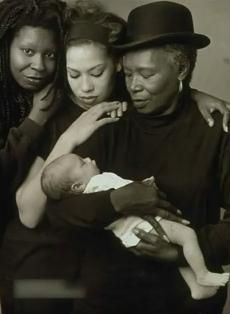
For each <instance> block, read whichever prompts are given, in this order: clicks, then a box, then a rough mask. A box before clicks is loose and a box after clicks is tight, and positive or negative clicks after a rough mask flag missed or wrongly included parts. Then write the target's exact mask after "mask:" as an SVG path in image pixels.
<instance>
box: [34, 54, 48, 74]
mask: <svg viewBox="0 0 230 314" xmlns="http://www.w3.org/2000/svg"><path fill="white" fill-rule="evenodd" d="M31 68H32V69H33V70H36V71H38V72H43V71H44V70H45V62H44V60H43V57H42V55H38V54H37V55H35V56H34V57H33V59H32V63H31Z"/></svg>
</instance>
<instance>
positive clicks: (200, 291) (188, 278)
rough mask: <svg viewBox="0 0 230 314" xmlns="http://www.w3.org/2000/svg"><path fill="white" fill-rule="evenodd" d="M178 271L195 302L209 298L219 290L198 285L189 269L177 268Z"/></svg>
mask: <svg viewBox="0 0 230 314" xmlns="http://www.w3.org/2000/svg"><path fill="white" fill-rule="evenodd" d="M179 271H180V273H181V276H182V277H183V278H184V280H185V282H186V283H187V285H188V287H189V289H190V291H191V295H192V298H193V299H195V300H201V299H207V298H210V297H212V296H213V295H215V294H216V292H217V290H218V289H219V287H218V286H216V287H210V286H202V285H199V284H198V282H197V280H196V277H195V274H194V272H193V271H192V269H191V268H190V267H179Z"/></svg>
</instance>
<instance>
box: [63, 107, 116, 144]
mask: <svg viewBox="0 0 230 314" xmlns="http://www.w3.org/2000/svg"><path fill="white" fill-rule="evenodd" d="M121 107H122V104H121V103H119V102H117V101H114V102H103V103H100V104H98V105H95V106H94V107H92V108H90V109H89V110H88V111H85V112H84V113H82V114H81V116H80V117H79V118H78V119H76V120H75V121H74V122H73V123H72V124H71V125H70V127H69V128H68V129H67V130H66V131H65V132H64V133H63V134H62V137H64V138H65V139H66V140H67V141H70V142H71V143H72V145H73V146H74V147H75V146H78V145H80V144H82V143H84V142H85V141H86V140H87V139H88V138H89V137H90V136H91V135H92V134H93V133H94V132H95V131H96V130H97V129H99V128H100V127H101V126H103V125H105V124H108V123H113V122H116V121H118V120H119V117H117V116H114V115H113V116H108V114H109V113H111V112H114V111H116V112H120V110H122V109H121Z"/></svg>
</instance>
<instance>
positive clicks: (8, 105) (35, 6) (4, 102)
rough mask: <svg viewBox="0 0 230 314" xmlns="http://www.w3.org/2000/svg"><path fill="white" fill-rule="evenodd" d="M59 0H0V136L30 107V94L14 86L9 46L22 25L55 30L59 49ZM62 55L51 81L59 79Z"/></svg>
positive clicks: (60, 15) (4, 134)
mask: <svg viewBox="0 0 230 314" xmlns="http://www.w3.org/2000/svg"><path fill="white" fill-rule="evenodd" d="M64 9H65V3H63V2H61V1H59V0H3V1H2V2H1V3H0V137H1V139H3V141H4V139H5V138H6V136H7V133H8V131H9V129H10V128H11V127H12V126H17V125H19V124H20V123H21V122H22V121H23V120H24V118H25V117H26V116H27V115H28V113H29V111H30V109H31V106H32V95H28V93H27V92H26V91H25V90H24V91H23V89H22V88H21V87H19V86H18V85H17V83H16V82H15V80H14V79H13V77H12V75H11V72H10V60H9V47H10V44H11V41H12V40H13V38H14V36H15V34H16V33H17V32H18V31H19V30H20V28H22V27H23V26H32V27H43V28H45V29H48V30H52V31H54V33H55V35H56V39H57V44H58V50H59V49H61V51H63V50H62V43H63V27H64V23H63V12H64ZM61 65H62V56H61V54H60V55H58V57H57V66H56V72H55V75H54V83H56V84H57V85H58V84H59V81H60V77H61V76H60V75H59V73H60V70H61V67H62V66H61Z"/></svg>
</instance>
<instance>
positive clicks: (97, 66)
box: [67, 63, 104, 72]
mask: <svg viewBox="0 0 230 314" xmlns="http://www.w3.org/2000/svg"><path fill="white" fill-rule="evenodd" d="M103 66H104V64H103V63H100V64H97V65H95V66H94V67H92V68H90V69H88V70H87V71H92V70H95V69H97V68H99V67H103ZM67 69H68V70H71V71H73V72H79V71H78V70H77V69H73V68H72V67H71V66H67Z"/></svg>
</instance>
